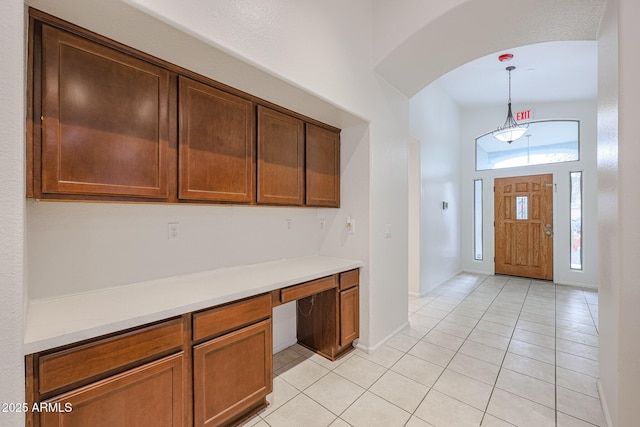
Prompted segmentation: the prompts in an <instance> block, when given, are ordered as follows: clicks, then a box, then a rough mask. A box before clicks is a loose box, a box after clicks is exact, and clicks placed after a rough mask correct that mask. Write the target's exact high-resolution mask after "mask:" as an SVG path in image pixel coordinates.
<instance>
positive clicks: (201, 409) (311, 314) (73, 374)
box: [25, 269, 359, 427]
mask: <svg viewBox="0 0 640 427" xmlns="http://www.w3.org/2000/svg"><path fill="white" fill-rule="evenodd" d="M274 295H275V296H277V297H278V298H276V299H274ZM294 300H297V304H298V316H297V328H298V342H299V343H300V344H302V345H304V346H306V347H309V348H310V349H312V350H314V351H315V352H317V353H318V354H321V355H323V356H325V357H327V358H328V359H331V360H334V359H336V358H337V357H339V356H340V355H341V354H343V353H345V352H346V351H348V350H349V349H351V348H352V344H353V341H354V340H355V339H356V338H358V336H359V335H358V334H359V333H358V331H359V301H358V300H359V270H358V269H355V270H351V271H347V272H345V273H339V274H334V275H331V276H327V277H322V278H320V279H316V280H312V281H310V282H305V283H301V284H296V285H293V286H289V287H286V288H282V289H278V290H276V291H273V292H269V293H266V294H261V295H257V296H253V297H249V298H245V299H242V300H237V301H233V302H230V303H228V304H223V305H219V306H215V307H211V308H208V309H204V310H200V311H196V312H193V313H187V314H184V315H182V316H180V317H175V318H172V319H168V320H165V321H161V322H157V323H154V324H149V325H145V326H142V327H139V328H135V329H131V330H127V331H122V332H120V333H115V334H111V335H108V336H104V337H98V338H95V339H91V340H87V341H85V342H80V343H77V344H72V345H68V346H64V347H61V348H56V349H51V350H46V351H43V352H40V353H35V354H30V355H27V356H26V358H25V365H26V378H25V379H26V396H27V405H28V408H29V412H27V414H26V425H27V426H28V427H62V426H64V427H88V426H91V427H113V426H118V427H165V426H166V427H182V426H184V427H190V426H195V427H201V426H227V425H234V424H237V423H239V422H242V420H243V419H245V418H246V417H248V416H250V415H252V414H254V413H256V412H258V411H259V410H260V409H261V408H264V407H266V406H267V404H268V402H267V395H268V394H269V393H271V392H272V391H273V342H272V318H271V317H272V306H273V305H274V304H275V305H277V304H280V303H285V302H288V301H294ZM33 408H36V409H33Z"/></svg>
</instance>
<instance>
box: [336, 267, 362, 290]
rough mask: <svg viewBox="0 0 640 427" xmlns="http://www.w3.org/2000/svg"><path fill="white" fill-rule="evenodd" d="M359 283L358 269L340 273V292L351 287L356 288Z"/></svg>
mask: <svg viewBox="0 0 640 427" xmlns="http://www.w3.org/2000/svg"><path fill="white" fill-rule="evenodd" d="M359 283H360V269H359V268H356V269H355V270H349V271H345V272H344V273H340V290H341V291H344V290H345V289H349V288H351V287H352V286H356V285H358V284H359Z"/></svg>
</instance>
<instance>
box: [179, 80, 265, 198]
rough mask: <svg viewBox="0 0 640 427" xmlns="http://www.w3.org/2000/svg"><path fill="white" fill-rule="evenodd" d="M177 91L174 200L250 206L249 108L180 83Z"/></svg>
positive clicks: (241, 101)
mask: <svg viewBox="0 0 640 427" xmlns="http://www.w3.org/2000/svg"><path fill="white" fill-rule="evenodd" d="M179 85H180V89H179V120H180V122H179V126H178V134H179V141H180V145H179V159H180V164H179V168H178V170H179V181H178V191H179V192H178V197H179V198H180V199H183V200H211V201H221V202H243V203H249V202H251V201H253V199H254V181H255V175H254V171H255V166H254V165H255V156H254V146H255V124H254V123H255V113H254V110H253V103H252V102H251V101H247V100H246V99H242V98H240V97H237V96H234V95H231V94H229V93H227V92H223V91H221V90H218V89H215V88H213V87H211V86H207V85H204V84H202V83H198V82H196V81H193V80H191V79H188V78H185V77H180V78H179Z"/></svg>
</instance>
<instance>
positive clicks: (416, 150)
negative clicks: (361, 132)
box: [408, 138, 421, 295]
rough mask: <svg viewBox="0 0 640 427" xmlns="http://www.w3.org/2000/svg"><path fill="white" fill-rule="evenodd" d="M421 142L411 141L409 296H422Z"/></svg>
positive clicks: (413, 139)
mask: <svg viewBox="0 0 640 427" xmlns="http://www.w3.org/2000/svg"><path fill="white" fill-rule="evenodd" d="M420 169H421V167H420V141H418V140H417V139H415V138H411V140H410V141H409V190H408V196H409V209H408V210H409V238H408V240H409V295H420V203H421V197H420Z"/></svg>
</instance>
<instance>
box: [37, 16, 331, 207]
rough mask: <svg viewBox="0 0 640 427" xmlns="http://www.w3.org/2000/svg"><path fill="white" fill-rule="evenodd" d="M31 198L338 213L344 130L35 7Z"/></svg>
mask: <svg viewBox="0 0 640 427" xmlns="http://www.w3.org/2000/svg"><path fill="white" fill-rule="evenodd" d="M29 14H30V17H31V21H30V24H31V26H30V32H29V37H30V39H29V72H28V74H27V79H28V90H27V99H28V115H27V140H28V144H27V150H26V160H27V183H26V190H27V191H26V193H27V197H30V198H37V199H58V200H109V201H125V202H127V201H135V202H141V201H147V202H163V203H176V202H186V203H188V202H208V203H244V204H256V203H257V204H272V205H285V206H317V207H339V206H340V130H339V129H336V128H333V127H331V126H328V125H325V124H323V123H320V122H318V121H316V120H314V119H311V118H308V117H305V116H302V115H300V114H297V113H295V112H292V111H287V110H285V109H283V108H281V107H278V106H276V105H273V104H270V103H268V102H266V101H264V100H262V99H259V98H257V97H255V96H253V95H250V94H248V93H244V92H241V91H239V90H237V89H234V88H231V87H229V86H225V85H223V84H221V83H218V82H215V81H213V80H211V79H208V78H206V77H203V76H200V75H198V74H196V73H194V72H191V71H189V70H185V69H183V68H180V67H178V66H176V65H173V64H169V63H167V62H165V61H163V60H161V59H158V58H155V57H153V56H151V55H148V54H145V53H144V52H140V51H137V50H135V49H133V48H130V47H128V46H125V45H122V44H120V43H117V42H115V41H113V40H109V39H107V38H105V37H103V36H100V35H98V34H95V33H92V32H90V31H87V30H85V29H83V28H80V27H77V26H75V25H73V24H70V23H68V22H65V21H62V20H60V19H57V18H55V17H52V16H49V15H46V14H44V13H42V12H39V11H36V10H33V9H30V10H29Z"/></svg>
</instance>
